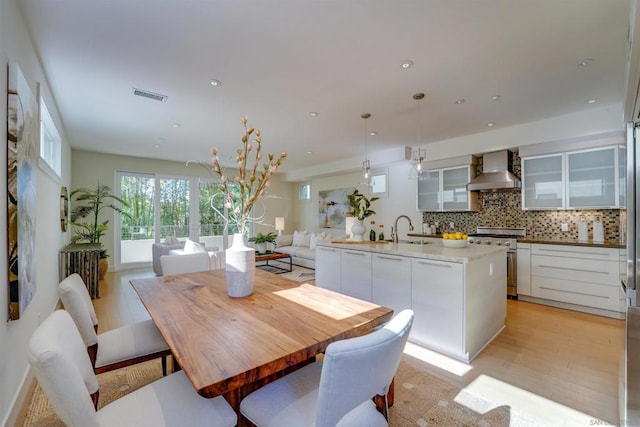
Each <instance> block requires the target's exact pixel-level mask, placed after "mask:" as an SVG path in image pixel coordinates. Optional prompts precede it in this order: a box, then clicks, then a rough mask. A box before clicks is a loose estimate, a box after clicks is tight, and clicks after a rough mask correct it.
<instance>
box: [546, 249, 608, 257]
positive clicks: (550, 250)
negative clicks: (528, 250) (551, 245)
mask: <svg viewBox="0 0 640 427" xmlns="http://www.w3.org/2000/svg"><path fill="white" fill-rule="evenodd" d="M538 251H540V252H558V253H561V254H572V255H584V254H588V253H589V252H575V251H562V250H560V249H544V248H539V249H538ZM591 255H598V256H607V257H608V256H611V255H612V254H611V253H609V252H604V253H592V254H591Z"/></svg>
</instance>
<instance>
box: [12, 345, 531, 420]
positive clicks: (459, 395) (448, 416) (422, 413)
mask: <svg viewBox="0 0 640 427" xmlns="http://www.w3.org/2000/svg"><path fill="white" fill-rule="evenodd" d="M405 357H407V356H405ZM161 376H162V370H161V367H160V361H159V360H154V361H150V362H146V363H142V364H139V365H136V366H131V367H127V368H123V369H119V370H117V371H113V372H107V373H105V374H101V375H99V376H98V381H99V383H100V405H99V406H100V407H102V406H104V405H107V404H108V403H109V402H112V401H114V400H115V399H118V398H120V397H122V396H124V395H126V394H127V393H130V392H132V391H134V390H136V389H138V388H140V387H142V386H144V385H145V384H147V383H149V382H151V381H154V380H156V379H159V378H160V377H161ZM395 378H396V380H395V404H394V406H393V407H392V408H391V409H390V411H389V413H390V416H389V425H390V426H391V427H404V426H419V427H426V426H447V427H449V426H452V427H456V426H460V427H462V426H465V427H466V426H468V427H476V426H477V427H508V426H511V427H530V426H531V427H532V426H536V425H537V424H535V423H533V422H532V421H530V420H528V419H527V418H525V417H523V416H520V415H519V414H516V413H514V412H513V411H511V410H510V408H509V407H508V406H498V405H496V404H494V403H491V402H488V401H486V400H484V399H482V398H481V397H479V396H475V395H473V394H472V393H469V392H467V391H465V390H460V389H459V388H458V387H456V386H454V385H451V384H449V383H447V382H445V381H443V380H441V379H439V378H437V377H435V376H433V375H430V374H428V373H426V372H425V371H423V370H421V369H417V368H415V367H413V366H412V365H410V364H409V363H406V362H405V361H402V362H401V363H400V366H399V368H398V372H397V374H396V377H395ZM471 408H473V409H471ZM24 426H25V427H32V426H39V427H53V426H56V427H58V426H64V424H63V423H62V421H60V419H59V418H58V416H57V415H56V414H55V412H54V411H53V408H52V407H51V406H50V404H49V401H48V400H47V398H46V396H45V395H44V394H43V393H42V391H41V389H40V387H39V386H38V387H36V391H35V393H34V395H33V398H32V401H31V403H30V405H29V408H28V412H27V418H26V420H25V423H24Z"/></svg>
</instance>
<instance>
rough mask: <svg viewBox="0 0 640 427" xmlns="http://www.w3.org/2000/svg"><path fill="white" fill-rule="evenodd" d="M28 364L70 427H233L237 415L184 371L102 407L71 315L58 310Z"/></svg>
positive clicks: (32, 343)
mask: <svg viewBox="0 0 640 427" xmlns="http://www.w3.org/2000/svg"><path fill="white" fill-rule="evenodd" d="M28 358H29V363H30V364H31V366H32V367H33V369H34V372H35V375H36V378H37V379H38V383H39V384H40V387H41V388H42V390H43V391H44V393H45V394H46V395H47V398H48V399H49V401H50V402H51V404H52V406H53V408H54V410H55V411H56V413H57V414H58V416H59V417H60V418H61V419H62V421H63V422H64V423H65V425H67V426H115V427H125V426H136V427H137V426H185V425H188V426H220V427H227V426H229V427H230V426H234V425H236V422H237V416H236V414H235V412H234V411H233V409H232V408H231V406H230V405H229V404H228V403H227V402H226V401H225V400H224V398H223V397H221V396H218V397H216V398H213V399H206V398H204V397H202V396H200V395H198V394H197V393H196V392H195V390H194V389H193V386H192V385H191V383H190V382H189V379H188V378H187V377H186V376H185V374H184V373H183V372H182V371H178V372H176V373H174V374H171V375H168V376H166V377H163V378H161V379H159V380H157V381H154V382H152V383H151V384H148V385H146V386H144V387H142V388H140V389H137V390H135V391H133V392H131V393H129V394H127V395H125V396H123V397H121V398H119V399H117V400H115V401H113V402H111V403H109V404H108V405H106V406H104V407H102V408H101V409H97V407H98V404H97V403H98V394H99V389H98V380H97V378H96V375H95V373H94V372H93V369H92V366H91V361H90V360H89V357H88V356H87V352H86V350H85V347H84V343H83V342H82V338H81V337H80V334H79V332H78V329H77V328H76V326H75V324H74V322H73V320H72V319H71V316H70V315H69V313H68V312H67V311H65V310H56V311H54V312H53V313H52V314H51V315H50V316H49V317H47V319H45V321H44V322H42V324H41V325H40V326H38V328H36V330H35V332H34V333H33V335H32V336H31V339H30V340H29V347H28Z"/></svg>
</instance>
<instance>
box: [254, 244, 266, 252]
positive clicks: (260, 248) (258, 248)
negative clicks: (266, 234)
mask: <svg viewBox="0 0 640 427" xmlns="http://www.w3.org/2000/svg"><path fill="white" fill-rule="evenodd" d="M256 251H258V253H259V254H263V253H265V252H267V244H266V243H256Z"/></svg>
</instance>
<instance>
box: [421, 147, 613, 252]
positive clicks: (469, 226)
mask: <svg viewBox="0 0 640 427" xmlns="http://www.w3.org/2000/svg"><path fill="white" fill-rule="evenodd" d="M512 167H513V172H514V173H515V174H516V175H518V176H520V158H519V157H518V156H516V155H514V156H513V165H512ZM481 171H482V163H481V162H480V164H479V165H478V173H480V172H481ZM521 197H522V194H521V191H520V190H502V191H496V192H480V193H478V205H479V209H478V211H476V212H423V213H422V218H423V222H424V223H428V224H433V223H434V222H438V223H439V229H440V230H441V231H447V230H449V223H451V222H453V223H454V229H455V230H457V231H462V232H464V233H475V231H476V227H478V226H489V227H525V228H526V229H527V238H530V239H577V238H578V221H579V219H580V217H581V216H583V215H584V216H585V217H586V220H587V224H588V228H589V238H592V237H593V221H594V219H595V217H596V215H599V216H600V217H601V218H602V222H603V226H604V237H605V239H606V240H615V241H622V240H621V239H622V238H623V237H624V236H623V235H624V233H623V232H621V229H623V228H624V227H623V223H624V221H625V216H624V210H620V209H599V210H560V211H555V210H554V211H530V210H526V211H524V210H522V198H521ZM563 223H566V224H568V225H569V231H567V232H563V231H562V224H563Z"/></svg>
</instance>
